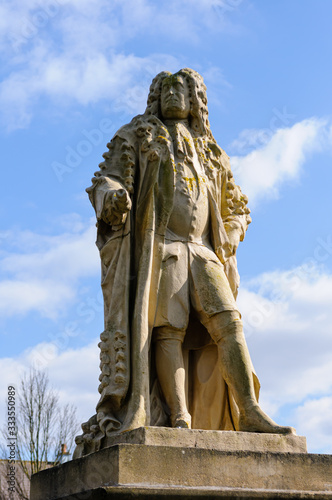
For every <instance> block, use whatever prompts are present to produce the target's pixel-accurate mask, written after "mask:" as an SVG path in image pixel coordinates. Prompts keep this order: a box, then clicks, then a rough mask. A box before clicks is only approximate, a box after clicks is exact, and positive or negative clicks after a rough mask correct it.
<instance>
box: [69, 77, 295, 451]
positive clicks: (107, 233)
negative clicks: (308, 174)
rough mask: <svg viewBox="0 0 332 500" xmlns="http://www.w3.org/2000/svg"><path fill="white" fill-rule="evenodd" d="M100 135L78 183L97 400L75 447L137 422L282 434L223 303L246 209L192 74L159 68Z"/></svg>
mask: <svg viewBox="0 0 332 500" xmlns="http://www.w3.org/2000/svg"><path fill="white" fill-rule="evenodd" d="M107 146H108V149H109V150H108V152H107V153H105V154H104V155H103V156H104V158H105V161H104V162H103V163H101V164H100V171H98V172H96V174H95V177H94V178H93V180H92V182H93V184H92V186H91V187H90V188H88V189H87V191H88V194H89V197H90V200H91V203H92V205H93V206H94V208H95V211H96V215H97V226H98V236H97V246H98V248H99V250H100V256H101V263H102V289H103V294H104V303H105V330H104V332H103V333H102V334H101V342H100V344H99V346H100V350H101V355H100V359H101V364H100V368H101V375H100V377H99V378H100V386H99V392H100V400H99V402H98V404H97V412H96V415H94V416H93V417H92V418H91V419H90V420H89V421H88V422H86V423H85V424H83V425H82V428H83V432H84V433H83V435H82V436H79V437H78V438H76V442H77V445H78V446H77V449H76V453H75V456H80V455H83V454H85V453H89V452H92V451H96V450H98V449H100V448H101V447H105V446H107V444H108V438H109V437H110V436H112V434H114V433H115V432H122V431H125V430H130V429H134V428H137V427H141V426H146V425H163V426H170V427H184V428H199V429H220V430H222V429H226V430H231V429H235V430H239V431H252V432H268V433H280V434H287V433H291V432H294V429H292V428H290V427H281V426H278V425H277V424H276V423H275V422H273V421H272V420H271V419H270V418H269V417H268V416H267V415H266V414H265V413H264V412H263V411H262V410H261V408H260V406H259V405H258V392H259V382H258V379H257V377H256V375H255V373H254V371H253V367H252V364H251V360H250V357H249V353H248V349H247V345H246V342H245V338H244V335H243V327H242V322H241V316H240V313H239V311H238V308H237V305H236V302H235V299H236V295H237V288H238V284H239V277H238V272H237V264H236V257H235V254H236V250H237V247H238V244H239V242H240V241H242V240H243V238H244V235H245V232H246V230H247V226H248V224H249V223H250V222H251V219H250V216H249V213H250V211H249V209H248V208H247V207H246V204H247V197H246V196H244V195H243V194H242V193H241V190H240V188H239V187H238V186H237V185H236V184H235V183H234V180H233V175H232V172H231V169H230V165H229V158H228V156H227V155H226V154H225V152H224V151H223V150H222V149H221V148H220V147H219V146H218V145H217V143H216V141H215V139H214V137H213V135H212V133H211V130H210V125H209V121H208V109H207V98H206V87H205V85H204V83H203V79H202V77H201V76H200V75H199V74H198V73H196V72H195V71H193V70H191V69H188V68H186V69H182V70H180V71H179V72H178V73H175V74H171V73H167V72H162V73H159V74H158V75H157V76H156V77H155V78H154V80H153V82H152V85H151V88H150V93H149V97H148V104H147V109H146V111H145V113H144V114H143V115H139V116H136V117H135V118H133V120H132V121H131V123H130V124H128V125H125V126H124V127H122V128H121V129H120V130H119V131H118V132H117V133H116V134H115V136H114V137H113V139H112V141H111V142H110V143H109V144H108V145H107Z"/></svg>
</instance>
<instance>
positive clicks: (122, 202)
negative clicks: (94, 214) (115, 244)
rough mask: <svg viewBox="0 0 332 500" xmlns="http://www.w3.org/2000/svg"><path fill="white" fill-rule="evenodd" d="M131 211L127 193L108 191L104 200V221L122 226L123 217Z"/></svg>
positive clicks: (120, 190)
mask: <svg viewBox="0 0 332 500" xmlns="http://www.w3.org/2000/svg"><path fill="white" fill-rule="evenodd" d="M130 209H131V199H130V196H129V193H128V191H126V190H125V189H118V190H116V191H115V190H112V191H109V192H108V193H107V195H106V197H105V200H104V210H103V213H104V217H103V218H104V220H105V221H106V222H107V223H108V224H111V225H118V224H123V223H124V221H125V217H124V215H125V214H126V213H127V212H128V211H129V210H130Z"/></svg>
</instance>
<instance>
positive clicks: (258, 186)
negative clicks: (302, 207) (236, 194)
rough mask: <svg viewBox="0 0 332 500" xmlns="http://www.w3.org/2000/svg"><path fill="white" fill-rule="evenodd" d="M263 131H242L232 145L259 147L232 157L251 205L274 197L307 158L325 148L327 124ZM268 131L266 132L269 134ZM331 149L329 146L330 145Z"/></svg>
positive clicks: (311, 122)
mask: <svg viewBox="0 0 332 500" xmlns="http://www.w3.org/2000/svg"><path fill="white" fill-rule="evenodd" d="M265 132H266V131H257V130H255V131H245V133H244V134H243V135H242V136H241V137H240V139H239V140H238V141H234V143H233V146H234V147H236V148H237V149H241V147H243V145H244V143H245V141H248V142H249V145H255V144H256V145H257V143H259V144H262V143H263V145H260V146H259V147H257V149H255V150H253V151H251V152H250V153H248V154H247V155H245V156H233V157H232V158H231V165H232V170H233V172H234V175H235V177H236V180H237V182H238V183H239V184H240V185H241V188H242V189H243V192H244V193H246V194H247V196H248V197H249V199H250V202H251V203H252V204H255V203H256V202H257V201H258V200H261V199H264V198H271V197H273V198H276V197H277V196H278V193H279V187H280V185H281V184H282V183H283V182H285V181H289V180H294V179H297V178H298V177H299V175H300V173H301V167H302V165H303V164H304V162H305V161H306V160H307V159H308V156H309V155H310V154H311V153H313V152H314V151H317V150H319V149H321V148H322V147H326V143H325V142H324V141H326V139H327V138H328V134H327V121H326V120H322V119H318V118H310V119H307V120H303V121H302V122H298V123H295V124H294V125H293V126H291V127H288V128H280V129H277V130H275V131H273V133H270V134H268V136H267V139H266V138H265V136H264V135H263V136H262V135H261V134H262V133H264V134H265ZM268 132H269V131H268ZM329 147H330V145H329Z"/></svg>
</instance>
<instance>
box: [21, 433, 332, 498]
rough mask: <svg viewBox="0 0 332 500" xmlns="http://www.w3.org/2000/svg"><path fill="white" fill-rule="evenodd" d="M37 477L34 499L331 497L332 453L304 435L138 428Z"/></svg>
mask: <svg viewBox="0 0 332 500" xmlns="http://www.w3.org/2000/svg"><path fill="white" fill-rule="evenodd" d="M112 439H113V445H111V446H110V447H109V448H105V449H103V450H101V451H99V452H98V453H92V454H90V455H87V456H85V457H83V458H80V459H77V460H73V461H71V462H68V463H65V464H62V465H60V466H57V467H54V468H52V469H47V470H45V471H42V472H40V473H38V474H36V475H34V476H33V477H32V481H31V500H65V499H66V500H74V499H75V500H76V499H77V500H79V499H82V500H83V499H84V500H87V499H89V500H90V499H91V500H97V499H98V500H101V499H103V498H105V499H106V498H121V499H125V498H151V499H152V498H159V497H162V498H174V499H175V498H179V499H180V498H182V499H183V498H191V497H194V498H195V497H196V498H241V497H242V498H316V499H317V498H331V499H332V456H330V455H313V454H307V453H305V449H306V447H305V438H303V437H297V436H278V435H274V434H254V433H245V432H227V431H198V430H188V429H168V428H140V429H136V430H135V431H130V432H127V433H124V434H122V435H119V436H114V438H112Z"/></svg>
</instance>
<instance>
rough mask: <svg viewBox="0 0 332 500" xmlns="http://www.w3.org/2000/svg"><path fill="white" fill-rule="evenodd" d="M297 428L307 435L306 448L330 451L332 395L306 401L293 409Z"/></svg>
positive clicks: (331, 440)
mask: <svg viewBox="0 0 332 500" xmlns="http://www.w3.org/2000/svg"><path fill="white" fill-rule="evenodd" d="M295 418H296V422H297V425H298V427H299V428H301V431H302V432H303V434H304V435H306V436H307V443H308V448H309V449H311V450H312V451H313V452H319V453H331V450H332V396H326V397H322V398H317V399H312V400H309V401H306V402H305V403H304V404H303V405H301V406H299V407H298V408H297V409H296V411H295Z"/></svg>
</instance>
